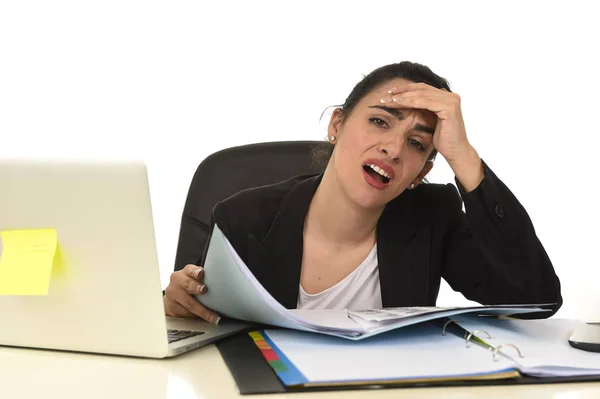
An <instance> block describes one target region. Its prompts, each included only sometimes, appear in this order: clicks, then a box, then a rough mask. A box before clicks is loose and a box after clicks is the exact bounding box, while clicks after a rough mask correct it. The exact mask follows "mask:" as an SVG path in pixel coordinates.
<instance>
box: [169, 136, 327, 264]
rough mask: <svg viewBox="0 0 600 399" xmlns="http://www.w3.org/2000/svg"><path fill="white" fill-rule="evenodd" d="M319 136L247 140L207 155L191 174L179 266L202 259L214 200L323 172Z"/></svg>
mask: <svg viewBox="0 0 600 399" xmlns="http://www.w3.org/2000/svg"><path fill="white" fill-rule="evenodd" d="M323 144H324V142H319V141H285V142H268V143H257V144H248V145H242V146H238V147H232V148H227V149H224V150H221V151H218V152H216V153H214V154H212V155H210V156H208V157H207V158H206V159H204V160H203V161H202V162H201V163H200V165H199V166H198V168H197V169H196V173H195V174H194V177H193V179H192V182H191V185H190V188H189V191H188V195H187V199H186V202H185V207H184V210H183V216H182V218H181V227H180V230H179V241H178V244H177V252H176V255H175V271H177V270H180V269H182V268H183V267H185V265H186V264H189V263H192V264H195V263H196V262H198V261H199V260H200V258H201V257H202V254H203V252H204V247H205V245H206V242H207V240H208V234H209V229H210V219H211V215H212V211H213V208H214V206H215V204H216V203H217V202H219V201H222V200H224V199H226V198H227V197H230V196H231V195H233V194H235V193H237V192H238V191H241V190H243V189H246V188H251V187H259V186H263V185H267V184H272V183H276V182H279V181H283V180H286V179H288V178H291V177H293V176H299V175H309V174H316V173H320V172H322V170H323V169H322V167H319V166H317V165H316V164H315V163H314V162H313V158H314V157H313V151H314V150H315V147H316V146H319V145H323Z"/></svg>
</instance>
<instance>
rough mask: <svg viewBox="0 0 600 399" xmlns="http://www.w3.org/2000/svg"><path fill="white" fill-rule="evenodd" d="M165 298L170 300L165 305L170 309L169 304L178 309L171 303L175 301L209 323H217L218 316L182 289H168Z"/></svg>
mask: <svg viewBox="0 0 600 399" xmlns="http://www.w3.org/2000/svg"><path fill="white" fill-rule="evenodd" d="M167 288H168V287H167ZM166 300H167V301H170V302H168V304H166V305H165V306H166V307H169V309H172V308H171V306H173V308H176V309H178V307H177V306H175V305H173V303H176V304H177V305H179V306H181V307H182V308H183V309H185V310H186V311H187V312H189V313H191V314H193V315H195V316H198V317H200V318H202V319H204V320H206V321H208V322H210V323H218V322H219V320H220V317H219V316H217V315H216V314H215V313H213V312H211V311H210V310H208V309H207V308H205V307H204V306H203V305H202V304H201V303H200V302H198V301H197V300H196V298H194V297H193V296H192V295H190V294H188V293H187V292H185V291H184V290H182V289H179V290H173V291H170V292H169V297H168V299H166ZM186 314H187V313H186Z"/></svg>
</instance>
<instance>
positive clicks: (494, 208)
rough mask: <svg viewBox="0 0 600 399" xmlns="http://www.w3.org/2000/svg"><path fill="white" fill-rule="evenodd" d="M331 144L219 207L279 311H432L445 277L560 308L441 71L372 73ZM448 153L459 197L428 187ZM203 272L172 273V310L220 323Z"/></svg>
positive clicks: (480, 293)
mask: <svg viewBox="0 0 600 399" xmlns="http://www.w3.org/2000/svg"><path fill="white" fill-rule="evenodd" d="M328 141H329V143H330V144H329V145H330V146H331V147H332V149H333V151H332V154H331V157H330V159H329V161H328V164H327V167H326V169H325V172H324V173H323V174H320V175H317V176H313V177H308V178H307V177H296V178H293V179H290V180H287V181H284V182H281V183H278V184H274V185H271V186H268V187H261V188H254V189H249V190H244V191H242V192H240V193H238V194H236V195H234V196H233V197H231V198H229V199H227V200H225V201H222V202H221V203H219V204H217V206H216V207H215V209H214V214H213V221H214V223H217V224H218V225H219V228H220V229H221V230H222V231H223V233H224V234H225V235H226V236H227V238H228V239H229V241H230V242H231V244H232V245H233V246H234V248H235V249H236V251H237V252H238V253H239V255H240V256H241V258H242V259H243V260H244V262H245V263H246V264H247V265H248V267H249V269H250V270H251V271H252V272H253V273H254V275H255V276H256V277H257V279H258V280H259V281H260V283H261V284H262V285H263V286H264V287H265V288H266V289H267V291H269V292H270V293H271V295H273V297H274V298H275V299H276V300H278V301H279V302H280V303H281V304H282V305H284V306H285V307H287V308H337V309H340V308H348V309H361V308H362V309H368V308H381V307H394V306H434V305H435V303H436V298H437V295H438V291H439V286H440V280H441V278H444V279H445V280H446V281H447V282H448V283H449V285H450V286H451V287H452V288H453V289H454V290H455V291H458V292H461V293H462V294H463V295H464V296H465V297H466V298H468V299H470V300H473V301H477V302H479V303H482V304H522V303H553V304H555V305H554V306H553V307H552V312H547V313H546V315H547V316H549V315H551V314H553V313H555V312H556V311H557V310H558V308H560V306H561V305H562V297H561V293H560V282H559V279H558V278H557V276H556V274H555V272H554V269H553V266H552V263H551V262H550V259H549V258H548V256H547V254H546V252H545V250H544V248H543V246H542V244H541V243H540V242H539V240H538V238H537V236H536V234H535V231H534V227H533V225H532V223H531V221H530V219H529V217H528V215H527V213H526V211H525V209H523V207H522V206H521V204H520V203H519V202H518V200H517V199H516V198H515V197H514V196H513V194H512V193H511V192H510V190H509V189H508V188H507V187H506V186H505V185H504V184H503V183H502V182H501V181H500V179H499V178H498V177H497V176H496V175H495V174H494V173H493V172H492V170H491V169H490V168H489V167H488V165H487V164H486V163H485V162H483V161H482V160H481V158H480V157H479V155H478V153H477V151H476V150H475V148H473V146H472V145H471V144H470V142H469V140H468V137H467V134H466V131H465V125H464V123H463V118H462V114H461V106H460V98H459V96H458V95H456V94H454V93H452V92H451V91H450V88H449V86H448V83H447V82H446V81H445V80H444V79H443V78H441V77H439V76H437V75H436V74H434V73H433V72H432V71H431V70H430V69H429V68H427V67H425V66H423V65H420V64H415V63H410V62H401V63H398V64H392V65H387V66H384V67H381V68H378V69H376V70H375V71H373V72H372V73H371V74H369V75H368V76H366V77H365V78H364V79H363V80H362V81H361V82H360V83H358V84H357V85H356V87H355V88H354V89H353V91H352V92H351V93H350V95H349V96H348V98H347V99H346V101H345V103H344V105H343V106H341V107H340V108H337V109H335V111H334V112H333V114H332V116H331V120H330V123H329V126H328ZM438 152H439V153H440V154H441V155H442V156H443V157H444V158H445V159H446V160H447V161H448V163H449V165H450V166H451V168H452V170H453V171H454V173H455V182H456V186H457V187H458V192H457V190H456V188H455V187H454V186H453V185H451V184H447V185H442V184H424V183H423V180H424V178H425V176H426V175H427V174H428V173H429V171H430V170H431V168H432V167H433V160H434V158H435V156H436V154H437V153H438ZM461 199H462V201H461ZM463 202H464V204H465V210H466V212H463V210H462V204H463ZM200 264H202V263H201V262H200ZM202 276H203V269H202V267H200V266H196V265H187V266H186V267H185V268H184V269H182V270H180V271H177V272H175V273H173V274H172V276H171V282H170V284H169V286H168V287H167V289H166V291H165V313H166V314H167V315H170V316H175V317H196V316H198V317H201V318H203V319H205V320H208V321H210V322H218V317H217V315H215V314H214V313H213V312H211V311H210V310H209V309H206V308H204V307H203V306H202V305H201V304H200V303H198V301H196V300H195V298H194V297H193V295H197V294H203V293H206V291H207V287H206V286H205V285H204V284H203V277H202Z"/></svg>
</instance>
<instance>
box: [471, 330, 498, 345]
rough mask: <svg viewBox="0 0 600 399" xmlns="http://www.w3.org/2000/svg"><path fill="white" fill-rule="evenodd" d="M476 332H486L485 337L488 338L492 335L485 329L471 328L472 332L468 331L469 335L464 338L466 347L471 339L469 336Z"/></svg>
mask: <svg viewBox="0 0 600 399" xmlns="http://www.w3.org/2000/svg"><path fill="white" fill-rule="evenodd" d="M478 332H484V333H486V334H487V337H488V338H489V339H492V336H491V335H490V333H488V332H487V331H485V330H473V331H472V332H470V333H469V335H467V338H465V344H466V346H467V348H468V347H469V341H470V340H471V337H472V336H473V335H475V334H476V333H478Z"/></svg>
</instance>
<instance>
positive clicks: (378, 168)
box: [368, 164, 390, 179]
mask: <svg viewBox="0 0 600 399" xmlns="http://www.w3.org/2000/svg"><path fill="white" fill-rule="evenodd" d="M368 166H369V167H370V168H371V169H373V170H374V171H375V172H377V173H379V174H380V175H381V176H384V177H387V178H388V179H389V178H390V175H388V174H387V172H386V171H385V170H383V169H381V168H380V167H379V166H377V165H373V164H369V165H368Z"/></svg>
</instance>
